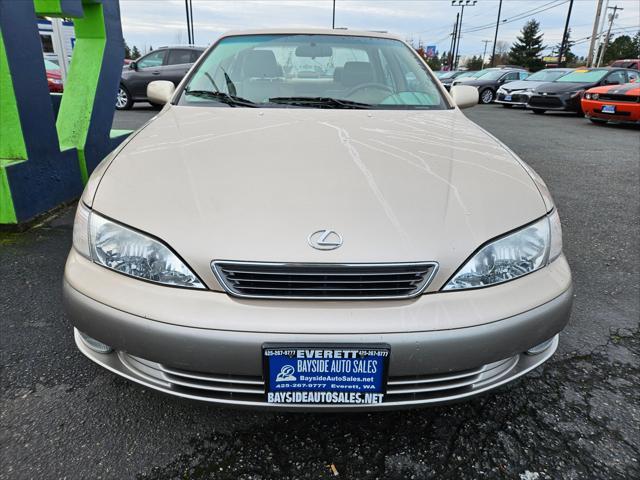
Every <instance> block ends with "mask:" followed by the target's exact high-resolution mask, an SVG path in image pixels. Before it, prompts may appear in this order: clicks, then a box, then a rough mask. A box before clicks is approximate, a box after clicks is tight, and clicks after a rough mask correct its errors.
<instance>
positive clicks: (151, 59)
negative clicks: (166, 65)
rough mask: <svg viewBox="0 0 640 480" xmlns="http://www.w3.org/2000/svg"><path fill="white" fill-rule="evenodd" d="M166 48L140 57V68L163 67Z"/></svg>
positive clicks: (138, 63)
mask: <svg viewBox="0 0 640 480" xmlns="http://www.w3.org/2000/svg"><path fill="white" fill-rule="evenodd" d="M166 53H167V51H166V50H158V51H156V52H153V53H150V54H149V55H147V56H146V57H144V58H142V59H140V60H139V61H138V62H137V65H138V68H154V67H161V66H162V63H163V62H164V57H165V54H166Z"/></svg>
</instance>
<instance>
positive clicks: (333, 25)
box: [331, 0, 336, 29]
mask: <svg viewBox="0 0 640 480" xmlns="http://www.w3.org/2000/svg"><path fill="white" fill-rule="evenodd" d="M331 28H332V29H335V28H336V0H333V19H332V20H331Z"/></svg>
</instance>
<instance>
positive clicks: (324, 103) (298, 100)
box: [269, 97, 373, 108]
mask: <svg viewBox="0 0 640 480" xmlns="http://www.w3.org/2000/svg"><path fill="white" fill-rule="evenodd" d="M269 102H271V103H279V104H284V105H299V106H313V107H318V108H371V107H373V105H371V104H370V103H361V102H354V101H351V100H341V99H338V98H333V97H273V98H270V99H269Z"/></svg>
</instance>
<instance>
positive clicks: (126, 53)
mask: <svg viewBox="0 0 640 480" xmlns="http://www.w3.org/2000/svg"><path fill="white" fill-rule="evenodd" d="M124 58H126V59H127V60H130V59H131V49H130V48H129V45H127V41H126V40H124Z"/></svg>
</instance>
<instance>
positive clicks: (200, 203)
mask: <svg viewBox="0 0 640 480" xmlns="http://www.w3.org/2000/svg"><path fill="white" fill-rule="evenodd" d="M93 208H94V209H95V210H96V211H97V212H100V213H102V214H104V215H106V216H108V217H111V218H113V219H115V220H117V221H120V222H122V223H124V224H127V225H130V226H133V227H135V228H137V229H139V230H142V231H144V232H148V233H151V234H153V235H155V236H157V237H159V238H161V239H162V240H164V241H165V242H167V243H168V244H169V245H170V246H171V247H172V248H174V249H175V250H176V251H177V252H178V253H179V254H180V255H181V256H182V257H183V258H184V259H185V260H186V262H187V263H188V264H189V265H190V266H191V267H192V268H193V269H194V270H195V271H196V273H198V275H199V276H200V277H201V278H202V279H203V280H204V281H205V282H206V283H207V284H208V285H209V286H211V287H212V288H219V287H218V286H217V283H216V281H215V277H214V276H213V274H212V272H211V269H210V262H211V261H212V260H214V259H225V260H246V261H273V262H411V261H437V262H439V263H440V269H439V271H438V274H437V276H436V278H435V279H434V282H432V285H431V287H430V289H434V288H436V286H437V285H439V284H442V283H443V282H444V281H446V279H447V278H448V277H449V276H450V275H451V274H453V272H454V271H455V270H456V269H457V268H458V267H459V266H460V264H461V263H462V262H463V261H464V260H465V259H466V258H467V257H468V256H469V255H470V254H471V253H473V252H474V251H475V250H476V249H477V248H478V247H479V246H480V245H481V244H483V243H484V242H486V241H487V240H489V239H491V238H493V237H495V236H497V235H501V234H503V233H505V232H507V231H510V230H512V229H514V228H517V227H519V226H521V225H524V224H526V223H528V222H531V221H533V220H535V219H536V218H538V217H540V216H542V215H544V214H545V212H546V208H545V203H544V201H543V199H542V197H541V195H540V193H539V191H538V189H537V187H536V184H535V183H534V182H533V181H532V179H531V177H530V176H529V174H528V173H527V172H526V171H525V169H524V168H523V166H522V165H521V164H520V163H519V161H518V160H517V159H516V158H515V157H514V155H513V154H512V153H511V152H510V151H509V150H507V149H506V148H505V147H504V146H503V145H501V144H500V143H499V142H498V141H497V140H496V139H495V138H493V137H492V136H490V135H489V134H488V133H486V132H485V131H484V130H482V129H481V128H480V127H478V126H477V125H475V124H474V123H472V122H471V121H470V120H468V119H467V118H466V117H465V116H464V115H463V114H462V113H461V112H460V111H459V110H454V109H452V110H440V111H416V110H413V111H411V110H335V109H297V108H261V109H252V108H229V107H183V106H177V107H176V106H171V107H168V108H166V109H165V110H164V111H163V112H161V113H160V115H159V116H158V118H156V119H155V121H152V122H151V123H150V124H148V126H147V127H146V128H144V129H143V130H142V131H141V132H139V133H138V134H137V135H136V136H135V137H134V138H133V139H132V140H131V141H130V142H129V144H128V145H126V147H124V148H123V149H122V151H121V152H120V153H119V154H118V155H117V157H116V159H115V160H114V161H113V162H112V164H111V165H110V166H109V168H108V169H107V171H106V173H105V174H104V176H103V178H102V180H101V182H100V184H99V187H98V189H97V192H96V194H95V197H94V200H93ZM320 229H333V230H335V231H337V232H339V233H340V234H341V235H342V237H343V239H344V243H343V245H342V247H341V248H338V249H336V250H332V251H319V250H315V249H313V248H311V247H310V246H309V244H308V242H307V238H308V236H309V235H310V234H311V233H313V232H315V231H317V230H320Z"/></svg>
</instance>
